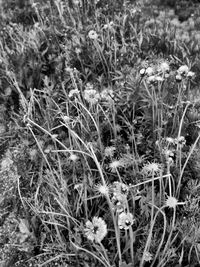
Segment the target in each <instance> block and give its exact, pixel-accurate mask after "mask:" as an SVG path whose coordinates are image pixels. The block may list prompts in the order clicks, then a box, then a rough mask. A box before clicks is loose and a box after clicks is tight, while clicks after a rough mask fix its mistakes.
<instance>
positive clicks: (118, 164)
mask: <svg viewBox="0 0 200 267" xmlns="http://www.w3.org/2000/svg"><path fill="white" fill-rule="evenodd" d="M109 167H110V168H111V172H116V170H117V168H119V167H122V162H121V161H120V160H114V161H113V162H111V163H110V164H109Z"/></svg>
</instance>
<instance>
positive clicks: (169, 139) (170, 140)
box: [166, 137, 175, 144]
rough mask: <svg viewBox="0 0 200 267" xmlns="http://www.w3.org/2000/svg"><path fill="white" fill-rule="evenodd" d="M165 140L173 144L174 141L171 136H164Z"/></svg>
mask: <svg viewBox="0 0 200 267" xmlns="http://www.w3.org/2000/svg"><path fill="white" fill-rule="evenodd" d="M166 141H167V143H169V144H174V142H175V140H174V138H172V137H166Z"/></svg>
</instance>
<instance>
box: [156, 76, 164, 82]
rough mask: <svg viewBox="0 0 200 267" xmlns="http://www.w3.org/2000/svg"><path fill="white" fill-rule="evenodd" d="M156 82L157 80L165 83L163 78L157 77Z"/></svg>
mask: <svg viewBox="0 0 200 267" xmlns="http://www.w3.org/2000/svg"><path fill="white" fill-rule="evenodd" d="M155 80H156V81H157V82H163V81H164V79H163V77H161V76H156V77H155Z"/></svg>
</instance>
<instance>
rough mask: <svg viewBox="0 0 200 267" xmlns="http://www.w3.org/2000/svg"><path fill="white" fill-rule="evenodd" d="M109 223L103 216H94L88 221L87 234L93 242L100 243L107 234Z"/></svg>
mask: <svg viewBox="0 0 200 267" xmlns="http://www.w3.org/2000/svg"><path fill="white" fill-rule="evenodd" d="M107 232H108V231H107V225H106V223H105V221H104V220H103V219H102V218H98V217H94V218H93V219H92V222H91V221H87V222H86V228H85V235H86V237H87V238H88V239H89V240H91V241H92V242H93V241H95V242H97V243H100V242H101V241H102V240H103V239H104V237H105V236H106V235H107Z"/></svg>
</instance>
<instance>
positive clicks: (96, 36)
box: [88, 30, 98, 40]
mask: <svg viewBox="0 0 200 267" xmlns="http://www.w3.org/2000/svg"><path fill="white" fill-rule="evenodd" d="M88 37H89V38H90V39H92V40H96V39H97V38H98V35H97V33H96V32H95V31H94V30H90V31H89V33H88Z"/></svg>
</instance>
